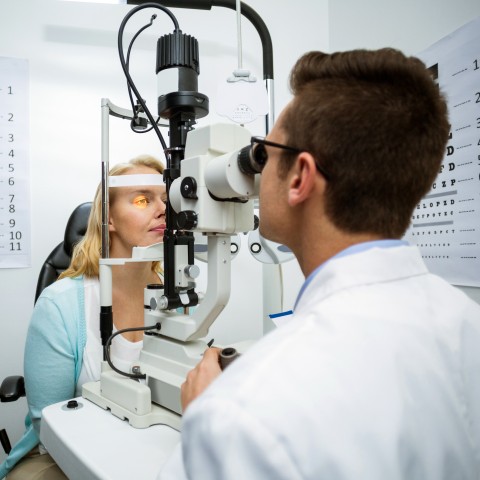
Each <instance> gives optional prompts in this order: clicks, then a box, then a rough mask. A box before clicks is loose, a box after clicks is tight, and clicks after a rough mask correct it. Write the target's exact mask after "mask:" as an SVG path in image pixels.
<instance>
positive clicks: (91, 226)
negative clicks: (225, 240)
mask: <svg viewBox="0 0 480 480" xmlns="http://www.w3.org/2000/svg"><path fill="white" fill-rule="evenodd" d="M138 166H144V167H149V168H152V169H154V170H156V171H157V172H158V173H163V168H164V167H163V165H162V164H161V163H160V162H159V161H158V160H157V159H156V158H154V157H152V156H150V155H139V156H138V157H135V158H133V159H132V160H130V161H129V162H127V163H119V164H117V165H115V166H114V167H112V168H111V169H110V172H109V175H110V176H113V175H124V174H126V173H127V172H128V171H129V170H132V169H133V168H135V167H138ZM114 191H115V189H114V188H113V189H110V191H109V202H110V205H112V204H113V202H114V201H115V193H114ZM101 249H102V188H101V184H100V185H99V186H98V187H97V191H96V193H95V198H94V200H93V204H92V210H91V211H90V216H89V217H88V226H87V231H86V233H85V236H84V237H83V238H82V240H80V241H79V242H78V243H77V245H75V247H74V249H73V253H72V259H71V261H70V265H69V267H68V268H67V269H66V270H65V271H64V272H63V273H61V274H60V276H59V277H58V279H59V280H60V279H61V278H65V277H70V278H74V277H79V276H80V275H85V277H90V278H92V277H93V278H95V277H98V275H99V269H98V264H99V260H100V255H101ZM152 271H153V272H161V271H162V269H161V266H160V262H158V261H157V262H152Z"/></svg>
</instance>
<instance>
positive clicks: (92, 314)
mask: <svg viewBox="0 0 480 480" xmlns="http://www.w3.org/2000/svg"><path fill="white" fill-rule="evenodd" d="M162 172H163V166H162V164H161V163H160V162H158V161H157V160H156V159H155V158H153V157H150V156H146V155H144V156H139V157H136V158H134V159H133V160H131V161H130V162H128V163H125V164H119V165H116V166H114V167H113V168H112V169H111V170H110V176H114V175H136V174H141V175H145V174H147V175H161V174H162ZM165 196H166V193H165V186H164V185H154V186H148V185H147V186H143V185H142V186H128V187H127V186H124V187H115V188H110V191H109V203H110V204H109V237H110V257H111V258H129V257H131V252H132V248H133V247H134V246H147V245H151V244H153V243H158V242H161V241H162V239H163V233H164V230H165V201H166V198H165ZM101 220H102V219H101V188H100V186H99V187H98V189H97V192H96V194H95V199H94V201H93V205H92V210H91V213H90V217H89V221H88V228H87V231H86V234H85V236H84V238H83V239H82V240H81V241H80V242H79V243H78V244H77V245H76V247H75V248H74V252H73V255H72V260H71V263H70V266H69V268H68V269H67V270H66V271H65V272H64V273H63V274H62V275H61V276H60V278H59V281H57V282H55V283H54V284H52V285H51V286H49V287H48V288H46V289H45V290H44V291H43V292H42V294H41V296H40V297H39V299H38V300H37V303H36V305H35V308H34V312H33V315H32V319H31V323H30V327H29V329H28V333H27V341H26V346H25V386H26V392H27V402H28V407H29V413H28V415H27V419H26V426H27V429H26V432H25V434H24V435H23V437H22V438H21V440H20V441H19V442H18V443H17V444H16V445H15V446H14V448H13V449H12V451H11V452H10V454H9V456H8V458H7V459H6V460H5V462H4V463H3V464H2V465H1V466H0V478H4V476H5V474H6V473H8V472H9V471H10V473H9V474H8V479H9V480H12V479H13V480H15V479H20V478H21V479H22V480H27V479H41V478H45V479H47V478H48V479H49V480H54V479H57V478H58V479H61V478H66V477H65V476H64V474H63V473H62V472H61V470H60V469H59V468H58V466H57V465H56V464H55V462H54V461H53V459H51V457H50V456H49V455H48V454H46V452H45V449H44V448H43V447H42V445H41V444H40V443H39V433H40V419H41V412H42V409H43V408H44V407H46V406H48V405H51V404H54V403H57V402H60V401H62V400H67V399H70V398H73V397H75V396H79V395H81V387H82V385H83V384H84V383H86V382H90V381H97V380H99V379H100V364H101V360H102V358H103V347H102V345H101V340H100V330H99V311H100V299H99V290H100V288H99V278H98V277H99V273H98V272H99V266H98V265H99V258H100V254H101ZM112 279H113V280H112V289H113V290H112V308H113V324H114V330H120V329H124V328H127V327H140V326H143V323H144V320H143V289H144V287H145V285H147V284H155V283H157V284H161V283H162V276H161V268H160V264H159V262H138V263H127V264H125V265H122V266H114V267H113V268H112ZM142 335H143V333H142V332H141V331H134V332H127V333H124V334H122V335H117V336H116V337H115V338H114V340H113V342H112V345H111V348H110V357H111V359H112V361H113V363H114V364H115V365H116V366H117V367H118V368H121V369H124V370H128V368H129V365H130V364H131V363H132V362H133V361H134V360H136V359H137V358H138V355H139V353H140V350H141V348H142ZM15 465H16V467H15ZM13 467H15V468H14V469H13V470H12V468H13ZM40 471H41V472H43V473H42V474H40V473H39V472H40ZM39 475H43V476H39Z"/></svg>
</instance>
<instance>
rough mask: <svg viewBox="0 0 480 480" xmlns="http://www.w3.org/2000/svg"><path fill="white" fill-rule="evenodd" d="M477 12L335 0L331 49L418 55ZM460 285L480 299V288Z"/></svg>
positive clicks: (434, 0) (439, 5)
mask: <svg viewBox="0 0 480 480" xmlns="http://www.w3.org/2000/svg"><path fill="white" fill-rule="evenodd" d="M478 16H480V2H479V1H478V0H422V1H418V0H402V1H399V0H368V2H358V1H356V0H341V1H335V0H333V1H330V2H329V44H330V51H337V50H350V49H354V48H367V49H372V48H382V47H394V48H398V49H400V50H402V51H404V52H405V53H406V54H408V55H415V54H417V53H420V52H422V51H423V50H425V49H426V48H427V47H429V46H430V45H432V44H433V43H435V42H437V41H438V40H440V39H441V38H443V37H445V36H446V35H448V34H449V33H451V32H453V31H454V30H456V29H457V28H459V27H461V26H462V25H465V24H466V23H468V22H469V21H470V20H473V19H475V18H477V17H478ZM459 288H460V289H461V290H463V291H464V292H465V293H466V294H467V295H469V296H470V297H472V298H473V299H474V300H475V301H477V302H478V303H480V288H474V287H459Z"/></svg>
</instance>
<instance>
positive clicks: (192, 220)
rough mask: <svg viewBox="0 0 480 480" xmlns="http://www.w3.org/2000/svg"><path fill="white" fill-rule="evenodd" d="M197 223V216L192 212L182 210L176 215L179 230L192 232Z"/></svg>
mask: <svg viewBox="0 0 480 480" xmlns="http://www.w3.org/2000/svg"><path fill="white" fill-rule="evenodd" d="M197 223H198V216H197V214H196V212H194V211H193V210H184V211H183V212H180V213H179V214H178V215H177V226H178V228H179V229H180V230H192V229H193V228H195V227H196V226H197Z"/></svg>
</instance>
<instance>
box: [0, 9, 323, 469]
mask: <svg viewBox="0 0 480 480" xmlns="http://www.w3.org/2000/svg"><path fill="white" fill-rule="evenodd" d="M247 3H248V4H249V5H250V6H252V7H253V8H254V9H255V10H256V11H257V12H258V13H259V14H260V16H261V17H262V18H263V19H264V21H265V23H266V24H267V26H268V28H269V31H270V34H271V36H272V41H273V46H274V68H275V79H276V84H275V109H276V111H277V112H279V111H280V110H281V108H282V107H283V106H284V105H285V104H286V103H287V102H288V100H289V98H290V95H289V92H288V88H287V76H288V72H289V70H290V68H291V66H292V65H293V63H294V61H295V60H296V59H297V58H298V57H299V56H300V55H301V54H302V53H303V52H305V51H307V50H312V49H316V48H320V49H326V48H327V46H328V29H327V21H328V11H327V1H326V0H322V1H318V0H304V1H303V4H302V6H303V8H304V9H305V11H308V12H310V15H309V16H306V18H299V16H298V15H295V16H293V17H292V15H291V3H290V2H289V1H288V0H277V1H276V2H275V10H272V9H271V3H270V2H269V0H250V1H248V2H247ZM131 8H132V7H131V6H127V5H106V4H91V3H80V2H62V1H55V0H15V1H13V0H0V56H6V57H20V58H27V59H28V60H29V63H30V170H31V227H32V265H31V267H29V268H23V269H0V284H1V286H2V288H1V290H0V306H1V307H0V308H1V315H0V332H1V334H0V379H3V378H4V377H5V376H7V375H11V374H21V373H22V371H23V348H24V347H23V346H24V341H25V335H26V330H27V327H28V322H29V318H30V315H31V311H32V308H33V296H34V292H35V285H36V281H37V276H38V273H39V271H40V267H41V264H42V263H43V261H44V260H45V258H46V257H47V255H48V253H49V252H50V251H51V250H52V249H53V247H54V246H55V245H57V244H58V243H59V242H60V241H61V240H62V238H63V233H64V228H65V224H66V221H67V219H68V217H69V215H70V213H71V212H72V210H73V209H74V208H75V207H76V206H77V205H78V204H79V203H81V202H84V201H87V200H90V199H92V197H93V194H94V191H95V188H96V185H97V184H98V182H99V180H100V138H101V137H100V99H101V98H102V97H108V98H110V100H111V101H112V102H113V103H115V104H116V105H118V106H122V107H125V108H128V105H129V103H128V96H127V90H126V87H125V85H126V83H125V80H124V76H123V72H122V70H121V67H120V62H119V60H118V52H117V48H116V45H117V32H118V28H119V26H120V23H121V21H122V19H123V18H124V16H125V15H126V14H127V12H128V11H130V10H131ZM173 11H174V13H175V15H176V16H177V19H178V21H179V23H180V27H181V28H182V30H183V32H184V33H188V34H190V35H193V36H195V37H196V38H197V39H198V41H199V45H200V57H201V66H200V69H201V74H200V78H199V91H200V92H202V93H205V94H206V95H208V96H209V98H210V102H211V103H210V108H211V114H210V115H209V116H208V117H207V118H206V119H205V120H202V121H201V123H206V122H209V123H213V122H216V121H225V120H224V119H222V118H221V117H218V115H216V114H215V108H216V106H215V96H216V89H217V84H218V82H219V81H220V80H222V81H223V79H225V78H226V77H227V76H229V75H230V74H231V73H232V71H233V70H234V69H235V68H236V67H237V37H236V18H235V14H234V12H233V11H232V10H227V9H223V8H213V9H212V10H211V11H188V10H181V9H175V10H173ZM152 13H157V14H158V17H157V20H156V21H155V24H154V27H152V28H151V29H149V30H147V31H146V32H145V33H144V34H142V35H141V37H140V38H139V39H138V41H137V42H136V43H135V47H134V49H133V52H132V58H131V72H132V74H133V77H134V81H135V82H136V83H137V86H138V88H139V90H140V92H141V93H142V95H143V96H144V98H145V99H146V100H147V104H148V105H150V108H151V109H152V110H153V111H155V108H154V106H155V105H156V79H155V72H154V68H155V45H156V39H157V37H158V36H160V35H163V34H165V33H170V32H171V31H172V30H173V28H172V23H171V21H170V20H169V19H168V17H167V16H166V15H163V14H162V13H161V12H159V11H156V12H153V11H143V12H141V13H140V14H138V15H136V16H135V17H134V18H133V19H132V20H131V22H129V24H128V27H127V29H126V32H127V34H128V33H129V34H130V36H128V35H126V40H125V42H124V44H125V45H128V42H129V40H130V38H131V35H133V33H135V32H136V31H137V30H138V28H139V27H140V26H141V25H144V24H145V23H147V22H148V21H149V19H150V16H151V14H152ZM137 17H138V20H137ZM140 18H141V20H140ZM285 19H288V22H289V27H288V31H287V29H286V28H285ZM300 32H301V34H300ZM242 33H243V64H244V67H245V68H249V69H251V70H252V72H253V73H256V74H257V76H259V78H262V64H261V58H262V57H261V44H260V40H259V38H258V35H257V33H256V32H255V31H254V29H253V27H252V26H251V24H250V23H249V22H248V21H247V20H244V21H243V22H242ZM263 125H264V122H263V121H257V122H255V123H254V124H252V125H248V128H249V129H250V130H251V132H252V134H255V135H263V134H264V126H263ZM159 147H160V145H159V142H158V140H157V139H156V138H155V137H154V136H153V135H149V134H146V135H135V134H133V133H131V132H130V130H129V127H128V122H126V121H122V120H118V119H113V118H112V119H111V130H110V163H111V165H113V164H115V163H118V162H121V161H125V160H128V159H129V158H131V157H133V156H135V155H137V154H139V153H151V154H155V155H157V156H158V157H159V158H162V154H161V150H160V148H159ZM245 240H246V239H245ZM245 244H246V242H244V248H242V250H241V252H240V254H239V257H237V258H236V259H235V260H234V262H233V264H232V267H233V270H234V272H233V278H232V296H231V302H230V304H229V305H228V307H227V309H226V311H225V312H224V314H223V315H222V317H221V318H219V319H218V320H217V322H216V323H215V324H214V326H213V328H212V336H214V337H215V340H216V341H217V342H223V343H228V342H232V341H235V340H240V339H244V338H251V337H256V336H259V335H260V334H261V332H262V316H261V311H262V296H261V292H262V281H261V278H262V266H261V264H260V263H258V262H257V261H256V260H254V259H253V258H252V257H251V256H250V255H249V254H248V253H247V250H246V248H245ZM202 268H203V269H204V267H202ZM284 270H285V274H284V279H285V291H286V293H285V302H286V304H288V305H289V306H291V303H292V302H293V300H294V298H295V294H296V292H297V291H298V289H299V286H300V285H301V282H302V276H301V274H300V270H299V268H298V265H297V264H296V262H291V263H289V264H288V265H286V266H285V267H284ZM246 296H247V297H248V301H245V297H246ZM54 374H55V372H52V375H54ZM25 411H26V403H25V400H24V399H22V400H20V401H18V402H15V403H11V404H2V405H1V407H0V428H4V427H5V428H6V429H7V431H8V432H9V435H10V438H11V440H12V442H14V441H15V440H16V439H17V438H18V437H19V436H20V435H21V433H22V431H23V428H22V422H23V417H24V414H25ZM4 457H5V455H4V454H3V452H2V453H0V461H1V460H3V459H4Z"/></svg>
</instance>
